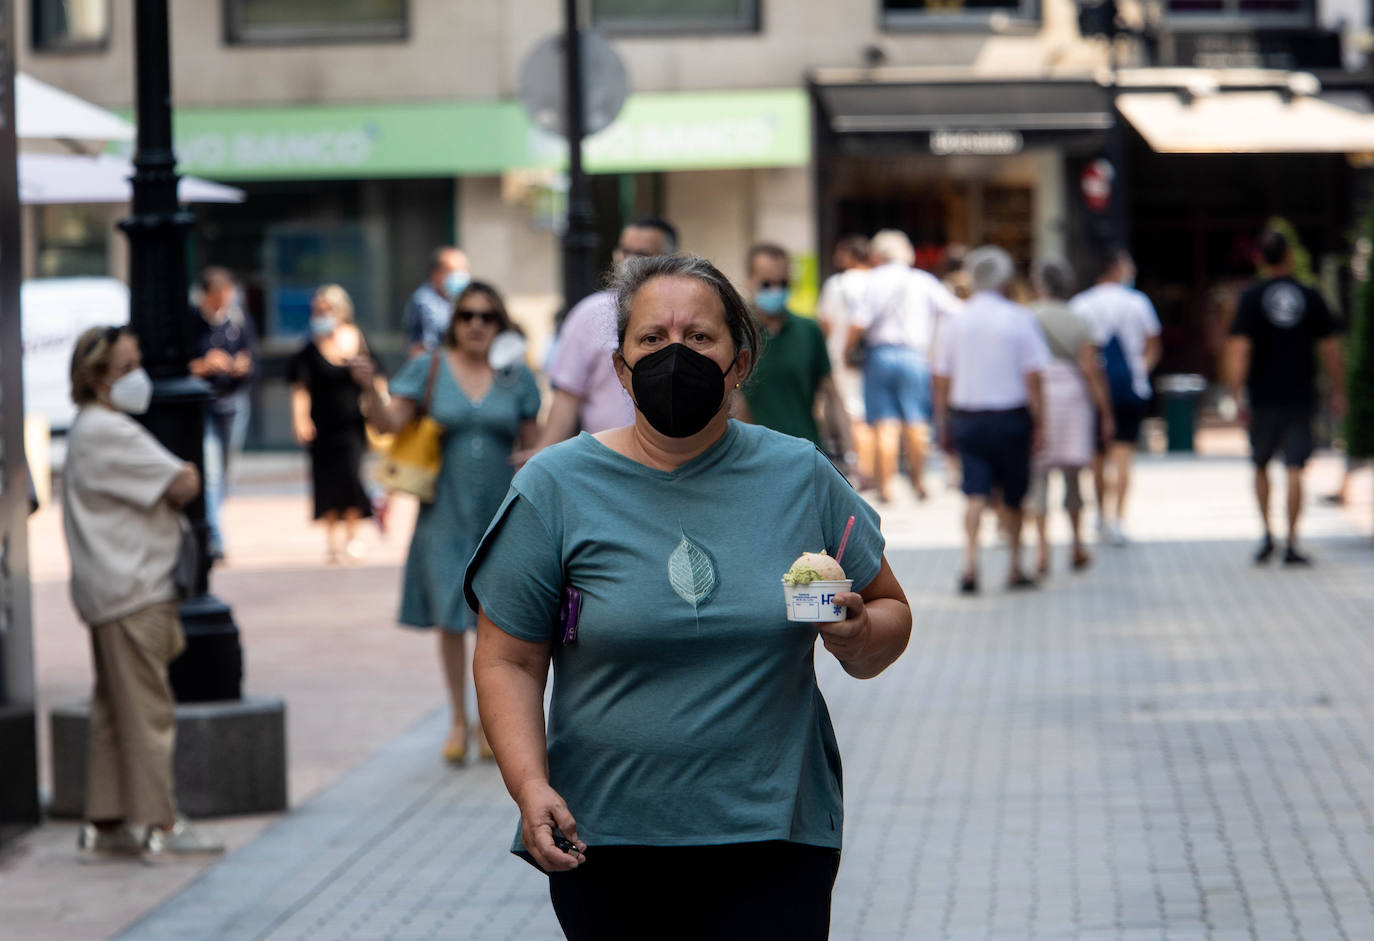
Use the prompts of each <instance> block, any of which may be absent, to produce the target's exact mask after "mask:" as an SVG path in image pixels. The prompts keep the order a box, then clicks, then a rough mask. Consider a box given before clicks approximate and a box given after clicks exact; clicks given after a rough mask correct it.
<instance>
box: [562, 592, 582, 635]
mask: <svg viewBox="0 0 1374 941" xmlns="http://www.w3.org/2000/svg"><path fill="white" fill-rule="evenodd" d="M581 616H582V592H580V591H578V590H577V589H576V588H574V587H573V586H571V585H568V586H567V587H566V588H564V589H563V601H562V603H561V604H560V605H559V606H558V633H559V635H560V636H561V637H562V638H563V643H564V644H575V643H577V619H578V618H579V617H581Z"/></svg>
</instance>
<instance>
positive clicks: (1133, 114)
mask: <svg viewBox="0 0 1374 941" xmlns="http://www.w3.org/2000/svg"><path fill="white" fill-rule="evenodd" d="M1117 107H1118V108H1119V109H1120V111H1121V114H1122V115H1123V116H1124V117H1125V118H1126V120H1128V121H1129V122H1131V124H1132V125H1133V126H1134V127H1135V129H1136V130H1137V131H1139V132H1140V135H1141V136H1142V137H1144V138H1145V141H1146V142H1147V143H1148V144H1149V145H1150V147H1151V149H1153V150H1154V151H1155V152H1156V153H1161V154H1325V153H1337V154H1340V153H1358V152H1374V115H1371V114H1370V113H1369V112H1370V102H1369V98H1368V97H1367V96H1365V95H1363V94H1360V93H1354V92H1332V93H1328V94H1323V95H1319V96H1308V95H1294V94H1291V93H1287V92H1282V91H1255V90H1251V91H1217V92H1215V93H1213V94H1203V95H1197V96H1193V95H1188V94H1183V93H1179V92H1172V91H1151V92H1127V93H1124V94H1122V95H1119V96H1118V98H1117Z"/></svg>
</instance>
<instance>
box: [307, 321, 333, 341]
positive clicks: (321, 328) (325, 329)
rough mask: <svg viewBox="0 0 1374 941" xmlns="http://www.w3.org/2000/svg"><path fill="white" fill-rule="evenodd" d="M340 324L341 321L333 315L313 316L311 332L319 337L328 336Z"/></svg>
mask: <svg viewBox="0 0 1374 941" xmlns="http://www.w3.org/2000/svg"><path fill="white" fill-rule="evenodd" d="M338 326H339V321H338V320H336V319H335V318H333V317H311V318H310V332H311V333H312V334H314V335H315V336H317V337H327V336H329V335H330V334H331V333H333V332H334V330H335V328H337V327H338Z"/></svg>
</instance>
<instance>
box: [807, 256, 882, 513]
mask: <svg viewBox="0 0 1374 941" xmlns="http://www.w3.org/2000/svg"><path fill="white" fill-rule="evenodd" d="M870 251H871V249H870V247H869V243H868V239H867V238H865V237H864V236H862V235H846V236H844V237H842V238H841V239H840V240H839V241H838V242H836V243H835V252H834V255H833V257H832V259H831V261H832V263H833V265H834V267H835V269H836V270H835V273H834V274H832V275H831V276H830V277H828V278H826V279H825V283H824V284H822V285H821V293H820V297H819V298H818V299H817V301H816V323H817V324H819V325H820V328H821V333H823V334H824V335H825V346H826V352H827V353H829V354H830V374H831V376H832V377H833V378H834V382H835V386H836V388H838V389H839V392H840V401H841V402H843V403H844V410H845V411H846V412H848V413H849V427H850V431H851V433H852V435H853V438H854V452H855V453H854V459H855V462H856V463H857V464H858V468H859V475H858V479H859V480H860V481H862V483H861V484H860V486H870V485H871V484H872V482H873V481H874V480H875V477H874V463H873V462H874V440H873V430H872V429H871V428H870V427H869V425H868V420H867V417H866V416H865V414H864V386H863V372H862V370H861V369H860V368H857V367H855V366H853V365H851V364H850V363H848V362H846V361H845V346H846V345H847V343H848V341H849V321H850V318H851V316H852V312H853V310H854V308H855V307H856V306H857V304H858V298H859V294H860V292H861V291H862V290H863V282H864V278H865V277H866V275H867V272H868V271H869V270H870V267H869V256H870ZM828 444H829V445H830V446H831V447H838V445H839V442H833V441H832V442H828Z"/></svg>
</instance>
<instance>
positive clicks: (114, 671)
mask: <svg viewBox="0 0 1374 941" xmlns="http://www.w3.org/2000/svg"><path fill="white" fill-rule="evenodd" d="M185 647H186V639H185V637H184V636H183V635H182V633H181V620H180V618H179V617H178V614H177V602H175V601H167V602H163V603H162V604H155V605H150V606H148V607H146V608H144V609H142V610H141V611H135V612H134V613H133V614H130V615H128V616H126V617H122V618H120V619H119V620H117V621H111V622H109V623H108V624H100V625H97V626H95V627H92V628H91V650H92V659H93V660H94V663H95V691H94V692H93V693H92V694H91V737H90V743H89V747H88V749H87V752H86V819H87V820H125V821H127V822H129V823H131V824H140V825H147V824H162V823H170V822H171V821H172V820H173V819H174V818H175V817H176V799H175V797H174V796H173V792H172V743H173V740H174V738H175V735H176V715H175V713H174V707H173V702H172V690H171V687H170V685H169V684H168V682H167V664H169V663H171V662H172V660H174V659H175V658H176V657H177V655H178V654H180V653H181V651H182V650H183V649H184V648H185Z"/></svg>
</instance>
